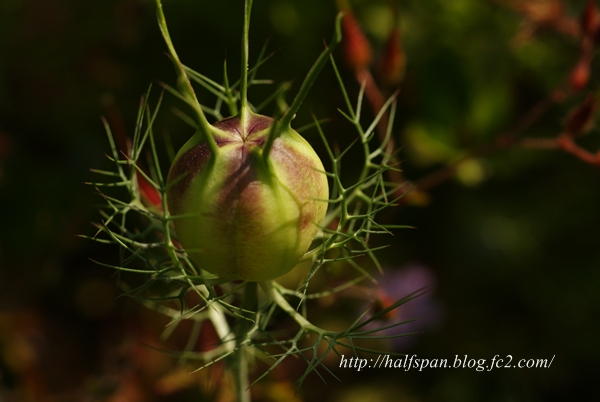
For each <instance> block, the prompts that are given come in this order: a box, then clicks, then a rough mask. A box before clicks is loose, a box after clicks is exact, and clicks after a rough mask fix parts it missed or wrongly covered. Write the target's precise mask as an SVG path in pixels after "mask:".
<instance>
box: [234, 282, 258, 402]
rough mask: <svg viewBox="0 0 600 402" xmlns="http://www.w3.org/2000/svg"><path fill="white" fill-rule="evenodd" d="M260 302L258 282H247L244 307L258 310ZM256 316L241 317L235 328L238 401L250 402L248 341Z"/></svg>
mask: <svg viewBox="0 0 600 402" xmlns="http://www.w3.org/2000/svg"><path fill="white" fill-rule="evenodd" d="M257 304H258V294H257V283H256V282H247V283H246V285H245V286H244V299H243V300H242V309H244V310H248V311H256V309H257ZM253 319H255V317H246V318H240V319H239V321H238V324H237V326H236V328H235V338H236V348H237V350H236V352H235V354H234V362H233V373H234V377H235V386H236V394H237V401H238V402H250V389H249V382H248V358H247V353H248V351H247V343H248V341H249V331H250V329H251V328H252V324H253V323H252V321H253Z"/></svg>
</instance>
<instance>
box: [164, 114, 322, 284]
mask: <svg viewBox="0 0 600 402" xmlns="http://www.w3.org/2000/svg"><path fill="white" fill-rule="evenodd" d="M273 124H275V121H274V120H273V119H271V118H270V117H266V116H261V115H256V114H252V113H250V114H249V115H248V117H247V119H246V124H242V122H241V121H240V118H239V117H230V118H227V119H224V120H221V121H219V122H217V123H216V124H215V125H214V126H212V127H211V131H212V134H213V137H214V139H215V142H216V144H217V146H218V152H217V153H216V155H213V154H212V153H211V150H210V147H209V146H208V144H207V143H206V142H204V141H203V140H202V138H201V137H200V136H199V135H196V136H194V137H192V138H191V139H190V140H189V141H188V142H187V143H186V144H185V145H184V146H183V147H182V148H181V150H180V151H179V153H178V154H177V156H176V157H175V160H174V162H173V165H172V166H171V170H170V172H169V176H168V182H167V183H168V186H169V189H168V192H167V202H168V206H169V211H170V214H171V215H172V216H174V225H175V232H176V234H177V237H178V240H179V242H180V243H181V245H182V246H183V247H184V249H185V251H186V252H187V254H188V255H189V257H190V258H191V259H192V261H194V262H195V263H196V264H198V266H199V267H200V268H202V269H204V270H206V271H209V272H211V273H213V274H215V275H217V276H219V277H221V278H224V279H230V280H236V279H241V280H247V281H265V280H270V279H274V278H277V277H279V276H281V275H283V274H285V273H286V272H288V271H289V270H291V269H292V268H293V267H294V266H295V265H296V264H297V263H298V261H299V260H300V258H302V256H303V255H304V254H305V253H306V251H307V250H308V248H309V246H310V244H311V242H312V241H313V239H314V237H315V235H316V233H317V232H318V230H319V226H318V225H320V224H321V222H322V221H323V218H324V217H325V213H326V211H327V198H328V196H329V188H328V184H327V177H326V175H325V173H324V168H323V164H322V163H321V160H320V159H319V157H318V156H317V154H316V153H315V151H314V150H313V148H312V147H311V146H310V144H309V143H308V142H306V141H305V140H304V139H303V138H302V137H301V136H300V135H299V134H298V133H296V132H295V131H294V130H292V129H289V128H288V129H284V131H283V132H282V133H281V134H280V135H279V136H278V137H277V138H276V139H275V140H274V142H273V143H272V148H271V149H270V151H269V152H268V156H267V157H265V156H264V155H263V148H264V144H265V143H266V141H267V138H268V136H269V135H270V132H271V129H272V126H273Z"/></svg>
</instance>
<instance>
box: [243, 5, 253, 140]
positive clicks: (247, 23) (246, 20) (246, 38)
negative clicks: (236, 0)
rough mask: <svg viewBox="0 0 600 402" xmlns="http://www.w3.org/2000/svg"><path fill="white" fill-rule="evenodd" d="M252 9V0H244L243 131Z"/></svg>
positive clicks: (247, 110) (246, 101)
mask: <svg viewBox="0 0 600 402" xmlns="http://www.w3.org/2000/svg"><path fill="white" fill-rule="evenodd" d="M251 11H252V0H246V3H245V9H244V31H243V33H242V63H241V64H242V72H241V77H240V102H241V107H240V123H241V126H242V129H243V130H244V132H245V131H246V127H247V123H248V118H249V114H250V113H249V112H250V108H249V106H248V59H249V57H248V54H249V52H250V51H249V48H250V46H249V44H248V43H249V38H250V12H251Z"/></svg>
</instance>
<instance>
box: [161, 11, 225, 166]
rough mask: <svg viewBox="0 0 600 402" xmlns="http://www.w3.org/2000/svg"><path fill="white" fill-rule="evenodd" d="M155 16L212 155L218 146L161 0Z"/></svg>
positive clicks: (181, 88) (184, 91)
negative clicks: (173, 38)
mask: <svg viewBox="0 0 600 402" xmlns="http://www.w3.org/2000/svg"><path fill="white" fill-rule="evenodd" d="M156 16H157V19H158V26H159V27H160V32H161V33H162V36H163V38H164V40H165V43H166V44H167V48H168V49H169V54H170V55H171V58H172V59H173V64H174V65H175V69H176V70H177V75H178V81H179V82H178V83H179V87H180V90H181V91H182V95H183V96H184V97H185V99H186V100H187V101H188V102H189V103H190V105H191V106H192V109H193V110H194V112H195V113H196V119H197V121H198V134H200V135H201V137H202V139H203V140H204V141H205V142H206V144H207V145H208V148H209V149H210V151H211V153H212V154H213V155H217V153H218V152H219V147H218V145H217V142H216V141H215V139H214V138H213V136H212V130H211V125H210V123H209V122H208V120H207V119H206V116H205V115H204V112H203V111H202V108H201V107H200V103H199V102H198V98H196V93H195V92H194V87H192V83H191V81H190V79H189V77H188V75H187V73H186V72H185V68H184V67H183V64H182V63H181V60H179V56H178V55H177V52H176V51H175V47H174V46H173V42H172V41H171V35H170V34H169V29H168V28H167V20H166V19H165V14H164V12H163V8H162V2H161V0H156Z"/></svg>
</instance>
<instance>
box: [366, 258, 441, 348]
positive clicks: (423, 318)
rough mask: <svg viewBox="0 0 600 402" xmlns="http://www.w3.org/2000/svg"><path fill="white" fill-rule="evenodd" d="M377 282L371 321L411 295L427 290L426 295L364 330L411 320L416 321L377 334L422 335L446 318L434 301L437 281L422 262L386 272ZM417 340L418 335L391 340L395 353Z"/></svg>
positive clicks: (402, 306)
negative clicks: (384, 310) (418, 333)
mask: <svg viewBox="0 0 600 402" xmlns="http://www.w3.org/2000/svg"><path fill="white" fill-rule="evenodd" d="M375 279H377V282H378V283H377V285H376V286H375V287H374V288H373V294H374V300H372V301H371V305H370V308H371V312H370V313H369V314H368V315H367V318H370V317H373V315H375V314H376V313H377V312H378V311H381V310H383V309H385V308H387V307H389V306H391V305H392V304H394V303H395V302H396V301H398V300H400V299H402V298H404V297H406V296H408V295H410V294H411V293H414V292H416V291H419V290H421V291H426V293H424V294H421V295H420V296H418V297H416V298H414V299H412V300H410V301H409V302H407V303H405V304H402V305H400V306H399V307H397V308H395V309H394V310H392V311H390V312H388V313H387V314H385V315H384V316H383V317H380V318H378V319H376V320H374V321H371V322H370V323H369V324H367V325H366V326H365V327H364V328H365V330H372V329H376V328H380V327H385V326H388V325H392V324H394V323H399V322H402V321H407V320H411V319H416V320H415V321H411V322H408V323H405V324H402V325H397V326H395V327H392V328H388V329H384V330H382V331H379V332H376V333H374V334H373V335H378V336H380V335H382V336H390V335H402V334H407V333H411V332H422V331H425V330H428V329H429V330H431V329H433V328H435V327H437V326H438V325H439V323H440V322H441V318H442V307H441V305H440V304H439V303H438V302H437V301H436V300H435V298H434V291H435V287H436V278H435V274H434V273H433V271H432V270H431V269H430V268H429V267H427V266H425V265H423V264H419V263H410V264H407V265H404V266H403V267H401V268H399V269H388V270H384V274H383V275H379V276H378V277H376V278H375ZM420 293H421V292H420ZM417 337H418V335H417V334H414V335H409V336H404V337H400V338H392V339H389V342H390V345H391V347H392V349H393V350H395V351H404V350H406V349H408V348H410V347H411V346H413V345H414V343H415V341H416V339H417Z"/></svg>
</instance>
